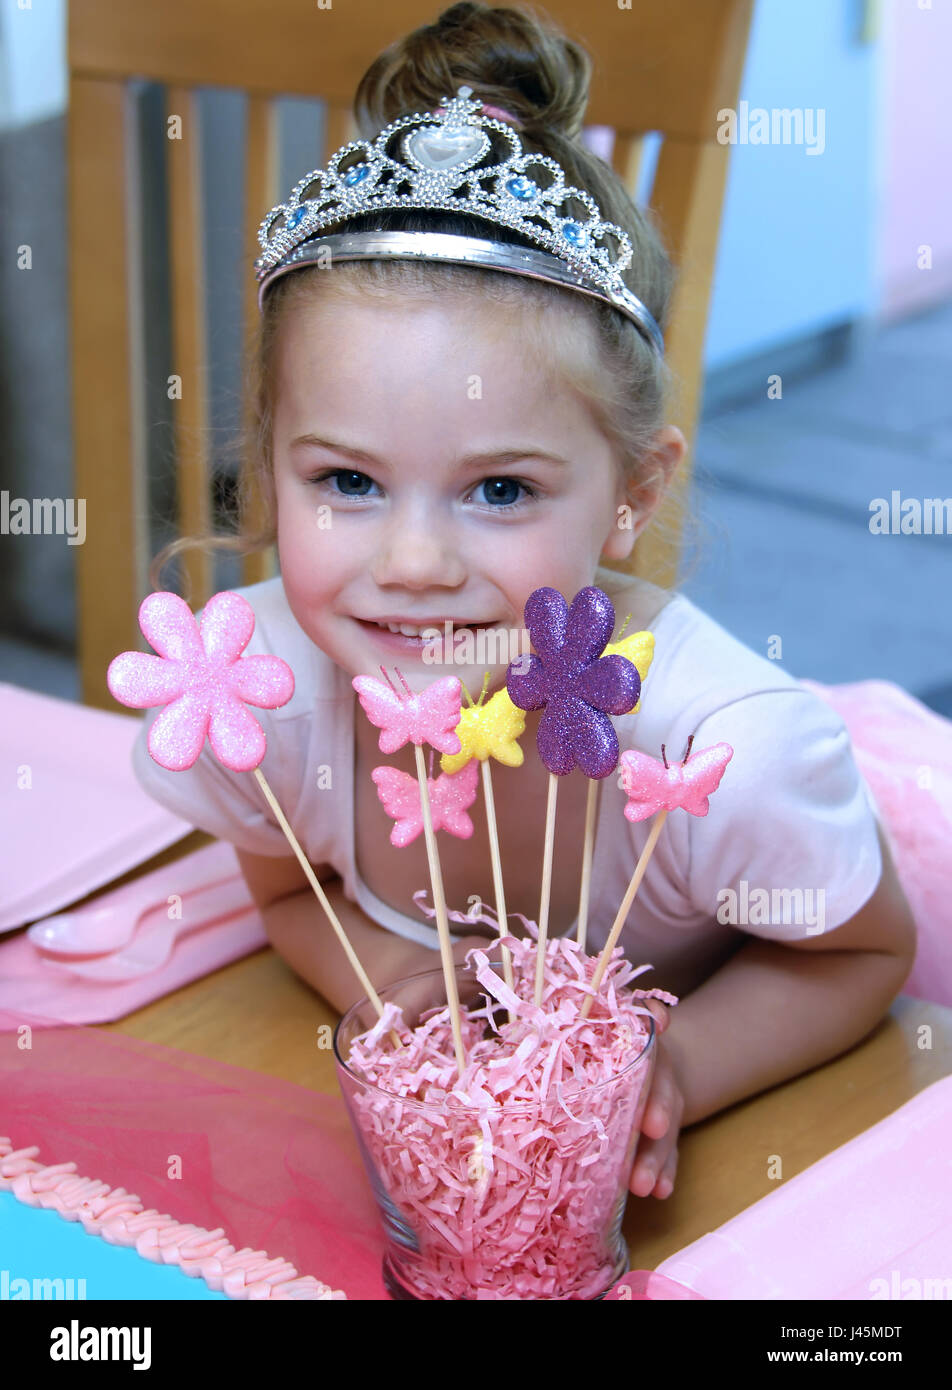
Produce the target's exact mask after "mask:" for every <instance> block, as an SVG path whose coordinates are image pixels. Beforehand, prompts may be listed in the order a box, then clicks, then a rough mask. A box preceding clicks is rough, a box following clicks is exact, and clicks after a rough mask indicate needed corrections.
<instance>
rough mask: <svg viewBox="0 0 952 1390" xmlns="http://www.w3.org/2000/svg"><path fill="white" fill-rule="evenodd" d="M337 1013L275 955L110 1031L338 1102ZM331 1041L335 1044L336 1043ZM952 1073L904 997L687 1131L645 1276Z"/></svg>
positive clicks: (657, 1206) (941, 1011)
mask: <svg viewBox="0 0 952 1390" xmlns="http://www.w3.org/2000/svg"><path fill="white" fill-rule="evenodd" d="M337 1019H338V1015H337V1013H336V1012H335V1011H334V1010H333V1009H332V1008H330V1006H329V1005H328V1004H326V1003H325V1001H324V1000H323V999H322V998H321V997H320V995H318V994H315V993H314V991H313V990H311V989H310V987H309V986H308V985H306V984H305V983H304V982H303V981H302V980H301V979H299V977H298V976H297V975H295V974H294V972H293V971H292V970H291V968H290V966H288V965H286V964H285V963H284V961H283V960H282V959H281V957H280V956H278V955H277V954H276V953H275V952H274V951H272V950H271V949H270V948H267V949H265V950H262V951H258V952H256V953H255V954H254V955H253V956H247V957H246V958H245V959H244V960H240V961H236V962H235V963H234V964H233V965H229V966H226V967H225V968H224V969H222V970H218V971H216V972H215V974H213V975H209V976H206V977H205V978H204V979H202V980H197V981H196V982H195V983H194V984H191V985H187V986H186V987H185V988H184V989H180V990H177V991H176V992H175V993H174V994H171V995H168V996H167V997H166V998H164V999H160V1000H158V1001H157V1002H156V1003H154V1004H150V1005H149V1006H148V1007H146V1008H144V1009H140V1010H139V1011H138V1012H137V1013H135V1014H132V1015H130V1017H128V1018H125V1019H121V1020H120V1021H119V1022H118V1023H111V1024H105V1025H102V1026H103V1027H105V1028H108V1029H112V1030H115V1031H117V1032H121V1033H128V1034H130V1035H131V1036H133V1037H137V1038H144V1039H146V1040H147V1041H149V1042H158V1043H164V1044H166V1045H167V1046H169V1047H178V1048H182V1049H184V1050H185V1051H188V1052H196V1053H199V1054H200V1055H202V1056H206V1057H213V1058H215V1059H216V1060H218V1061H221V1062H230V1063H232V1064H233V1065H236V1066H242V1067H248V1068H250V1069H251V1070H253V1071H259V1072H266V1073H268V1074H270V1075H272V1076H280V1077H283V1078H284V1079H285V1080H287V1081H293V1082H296V1083H297V1084H298V1085H301V1086H309V1087H312V1088H313V1089H314V1090H318V1091H325V1092H328V1093H331V1094H335V1093H336V1092H337V1079H336V1076H335V1073H334V1063H333V1056H332V1053H331V1052H330V1051H329V1050H328V1049H327V1048H324V1049H321V1048H320V1047H319V1045H318V1039H319V1034H318V1029H319V1027H320V1025H321V1024H331V1025H333V1024H336V1022H337ZM325 1036H326V1035H325ZM950 1072H952V1009H948V1008H944V1007H942V1006H940V1005H938V1004H928V1003H924V1002H922V1001H921V1000H918V999H912V998H909V997H907V996H904V995H901V996H900V997H899V998H898V999H897V1000H896V1001H895V1002H894V1004H893V1006H892V1008H891V1010H890V1012H889V1015H888V1016H887V1017H886V1018H885V1019H884V1020H883V1021H882V1022H881V1023H880V1024H879V1026H878V1027H877V1028H876V1029H875V1031H874V1032H873V1033H871V1034H870V1036H869V1037H868V1038H867V1039H866V1040H865V1041H864V1042H862V1043H860V1044H858V1046H856V1047H854V1048H852V1049H851V1051H849V1052H847V1053H845V1054H844V1055H843V1056H842V1057H839V1058H836V1059H835V1060H834V1061H832V1062H828V1063H826V1064H825V1065H824V1066H822V1067H817V1068H815V1069H814V1070H813V1071H811V1072H807V1073H806V1074H805V1075H803V1076H800V1077H798V1078H797V1079H796V1080H794V1081H790V1082H787V1083H786V1084H785V1085H783V1086H777V1087H775V1088H774V1089H773V1090H772V1091H767V1092H765V1093H763V1094H762V1095H760V1096H755V1097H753V1098H752V1099H750V1100H747V1101H743V1102H742V1103H741V1104H739V1105H734V1106H732V1107H731V1108H730V1109H729V1110H724V1111H722V1112H721V1113H720V1114H719V1115H714V1116H712V1117H711V1118H710V1119H707V1120H704V1121H703V1122H702V1123H700V1124H698V1125H695V1126H694V1127H693V1128H692V1129H690V1130H688V1131H686V1132H685V1133H684V1134H683V1135H682V1137H681V1140H680V1142H679V1149H680V1159H679V1164H678V1176H677V1181H676V1184H675V1190H674V1192H673V1193H672V1195H671V1196H670V1197H668V1198H667V1199H666V1200H665V1201H659V1200H658V1199H657V1198H654V1197H648V1198H638V1197H632V1198H631V1199H630V1200H629V1203H628V1210H627V1214H626V1217H625V1235H626V1237H627V1239H628V1243H629V1248H630V1251H631V1260H632V1268H633V1269H654V1268H656V1266H657V1265H658V1264H660V1263H661V1261H662V1260H664V1259H667V1257H668V1256H669V1255H673V1254H675V1252H676V1251H678V1250H681V1249H683V1248H684V1246H686V1245H689V1244H690V1243H691V1242H692V1241H694V1240H697V1239H698V1238H699V1237H700V1236H703V1235H704V1234H705V1233H706V1232H708V1231H713V1230H715V1229H716V1228H717V1227H718V1226H720V1225H722V1224H723V1223H724V1222H725V1221H728V1220H730V1218H731V1217H733V1216H736V1215H737V1214H738V1212H741V1211H743V1210H744V1209H745V1208H746V1207H749V1206H750V1205H751V1203H752V1202H756V1201H757V1200H758V1199H759V1198H760V1197H763V1196H766V1194H767V1193H768V1192H770V1191H772V1190H773V1189H774V1188H775V1187H776V1185H777V1182H778V1179H777V1178H776V1177H773V1178H771V1177H768V1166H769V1164H770V1163H771V1162H772V1163H774V1165H775V1164H776V1158H775V1156H777V1155H779V1157H780V1159H781V1161H782V1175H783V1181H786V1180H787V1179H788V1178H792V1177H794V1176H795V1175H796V1174H797V1173H800V1172H802V1171H803V1169H804V1168H808V1167H809V1166H810V1164H811V1163H815V1162H816V1161H817V1160H818V1159H820V1158H822V1157H823V1156H824V1155H825V1154H828V1153H830V1152H831V1151H832V1150H833V1149H835V1148H838V1147H839V1146H840V1145H841V1144H845V1143H846V1142H847V1141H848V1140H850V1139H852V1138H854V1137H855V1136H856V1135H857V1134H861V1133H862V1131H863V1130H865V1129H868V1128H869V1127H870V1126H871V1125H874V1124H876V1122H877V1121H878V1120H881V1119H883V1118H884V1117H885V1116H886V1115H888V1114H890V1113H891V1112H892V1111H893V1110H896V1109H898V1107H899V1106H900V1105H903V1104H904V1103H905V1102H906V1101H907V1100H911V1099H912V1097H913V1096H915V1095H917V1094H918V1093H919V1092H920V1091H922V1090H924V1089H925V1088H926V1087H927V1086H929V1085H931V1084H932V1082H933V1081H938V1080H939V1079H940V1078H941V1077H943V1076H947V1075H948V1074H949V1073H950Z"/></svg>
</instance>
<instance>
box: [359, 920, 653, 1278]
mask: <svg viewBox="0 0 952 1390" xmlns="http://www.w3.org/2000/svg"><path fill="white" fill-rule="evenodd" d="M527 925H528V926H529V930H530V933H532V932H533V925H531V924H527ZM505 941H506V945H507V946H508V947H509V949H510V951H511V952H512V962H513V973H514V980H515V993H513V992H512V991H511V990H509V989H508V987H507V986H506V984H505V983H504V981H503V980H502V979H501V978H500V977H499V976H498V975H497V974H496V973H495V972H494V970H493V968H492V967H491V966H490V964H489V960H488V957H487V955H486V954H485V952H483V951H480V950H478V949H476V950H473V951H470V952H469V953H468V957H467V959H468V961H469V963H470V965H471V967H472V969H473V971H474V973H475V975H476V978H477V980H478V981H479V984H480V985H481V986H482V988H483V989H484V990H485V995H483V996H481V997H479V998H478V999H476V1000H474V1001H473V1002H472V1003H471V1004H469V1005H465V1006H463V1008H462V1033H463V1044H464V1050H465V1054H466V1067H465V1070H464V1072H463V1075H462V1077H460V1076H459V1074H458V1072H457V1067H456V1061H455V1052H454V1046H453V1034H452V1027H451V1023H450V1016H449V1009H448V1008H447V1007H446V1006H444V1007H442V1008H437V1009H431V1010H429V1011H427V1012H425V1013H423V1014H422V1015H421V1018H420V1021H419V1023H418V1024H417V1026H416V1027H415V1028H413V1029H412V1030H411V1029H409V1028H408V1027H407V1025H406V1024H405V1022H404V1020H403V1014H402V1011H401V1010H400V1008H399V1007H398V1006H397V1005H395V1004H392V1003H388V1004H385V1005H384V1014H383V1017H382V1018H380V1019H379V1020H378V1021H377V1023H376V1024H375V1025H374V1027H373V1028H371V1029H370V1030H369V1031H368V1032H366V1033H363V1034H362V1035H360V1036H359V1037H357V1038H355V1039H354V1041H353V1043H352V1045H351V1049H350V1053H349V1057H348V1065H349V1067H350V1068H351V1070H352V1071H353V1072H355V1073H357V1074H358V1075H359V1076H361V1077H362V1078H364V1079H366V1080H367V1081H368V1082H370V1083H372V1086H373V1087H377V1088H379V1089H377V1090H373V1089H371V1088H370V1087H365V1086H361V1085H350V1086H348V1087H347V1099H348V1102H349V1104H350V1106H351V1110H352V1113H353V1116H354V1121H355V1124H356V1125H357V1127H358V1129H359V1131H360V1133H361V1136H362V1139H363V1142H364V1145H365V1149H366V1152H367V1155H368V1159H369V1161H370V1162H371V1163H372V1164H373V1166H374V1169H375V1173H376V1177H377V1179H378V1180H379V1183H380V1184H381V1185H382V1187H383V1189H384V1193H385V1195H386V1199H387V1202H386V1203H385V1206H390V1207H392V1208H393V1210H389V1211H388V1213H387V1224H388V1225H390V1226H391V1228H392V1230H391V1234H392V1233H393V1230H394V1229H395V1231H396V1232H397V1233H398V1234H397V1236H396V1242H397V1244H398V1246H399V1247H400V1250H399V1255H398V1259H397V1263H398V1265H399V1276H400V1278H401V1280H402V1282H404V1283H405V1284H407V1286H408V1287H409V1289H410V1292H411V1293H413V1294H415V1295H416V1296H417V1297H420V1298H424V1299H551V1298H556V1299H559V1298H571V1299H585V1298H595V1297H598V1296H599V1295H600V1294H602V1293H604V1291H605V1290H606V1289H607V1288H608V1286H609V1285H610V1284H611V1283H613V1282H614V1280H615V1279H616V1278H617V1277H618V1274H619V1272H620V1271H619V1268H618V1265H619V1259H620V1258H623V1257H624V1246H623V1243H622V1241H621V1234H620V1226H621V1217H622V1214H623V1211H624V1205H625V1199H626V1197H627V1190H628V1178H629V1174H630V1170H631V1165H632V1161H633V1158H634V1150H635V1145H636V1142H637V1137H638V1129H637V1121H638V1120H639V1119H640V1113H641V1109H642V1093H643V1090H644V1085H645V1080H646V1078H647V1075H648V1067H647V1066H646V1065H645V1064H644V1063H642V1064H641V1065H634V1066H633V1065H632V1062H633V1059H634V1058H635V1057H637V1055H638V1053H639V1052H640V1051H641V1049H642V1048H643V1046H644V1043H645V1039H646V1037H647V1034H648V1031H649V1029H648V1024H647V1022H646V1015H649V1014H650V1010H648V1009H647V1008H646V1007H645V1005H644V1003H643V1001H644V1000H645V999H648V998H658V999H661V1000H663V1001H664V1002H665V1003H668V1004H676V1003H677V999H676V998H675V997H674V996H673V995H671V994H667V993H665V991H663V990H658V989H651V990H638V989H630V988H628V986H629V985H630V984H631V981H632V980H634V979H635V978H636V977H637V976H638V975H641V974H642V973H643V972H644V971H645V970H649V969H650V968H651V967H650V966H648V965H644V966H641V967H639V968H635V967H632V966H631V965H630V964H629V963H628V962H627V961H626V960H625V959H624V956H623V953H622V951H621V950H620V949H616V951H615V953H614V957H613V959H612V961H611V964H610V965H609V967H608V969H607V971H606V972H605V976H604V978H603V979H602V982H601V984H600V986H599V989H598V992H597V994H596V995H595V997H594V1001H593V1003H592V1007H591V1010H590V1013H589V1015H588V1017H587V1018H582V1017H581V1016H580V1013H581V1006H582V1004H583V1002H584V1000H585V999H586V998H587V997H590V996H591V987H590V984H589V981H590V980H591V978H592V976H593V974H594V972H595V967H596V965H597V958H596V957H594V956H586V955H585V954H584V952H582V951H581V950H580V948H579V946H578V945H577V943H576V942H574V941H570V940H566V939H564V938H555V939H553V940H550V941H549V942H548V943H547V949H546V963H545V977H544V988H543V995H542V1006H541V1008H537V1007H536V1006H535V1004H534V1003H533V991H534V983H535V955H536V943H535V940H534V939H532V938H531V936H530V938H529V939H520V938H517V937H506V938H505ZM486 996H489V999H488V1000H487V998H486ZM510 1015H511V1018H510ZM392 1028H396V1030H397V1032H398V1034H399V1036H400V1038H401V1041H402V1043H403V1044H404V1045H403V1047H402V1048H401V1049H400V1050H396V1049H395V1048H394V1046H393V1044H392V1041H391V1038H390V1031H391V1029H392ZM381 1093H383V1094H381ZM414 1246H416V1247H417V1249H414V1248H413V1247H414Z"/></svg>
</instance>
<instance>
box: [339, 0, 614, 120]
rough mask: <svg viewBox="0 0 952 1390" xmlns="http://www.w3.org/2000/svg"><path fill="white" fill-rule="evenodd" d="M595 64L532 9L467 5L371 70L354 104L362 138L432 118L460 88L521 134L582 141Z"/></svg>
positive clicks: (395, 47) (408, 38)
mask: <svg viewBox="0 0 952 1390" xmlns="http://www.w3.org/2000/svg"><path fill="white" fill-rule="evenodd" d="M591 75H592V60H591V58H590V57H589V55H588V53H586V51H585V49H584V48H582V47H581V46H580V45H579V44H577V43H575V42H574V40H572V39H570V38H567V37H566V35H565V34H563V33H562V32H561V31H560V30H558V29H556V28H554V27H552V25H551V21H544V20H543V19H542V18H541V17H537V16H536V15H535V14H534V13H533V12H532V11H531V10H528V9H525V10H524V9H518V10H515V9H509V8H506V7H499V8H493V7H492V6H490V5H486V4H482V3H479V0H462V2H461V3H460V4H457V5H451V6H450V8H449V9H447V10H444V11H443V13H442V14H441V15H440V17H439V18H438V19H437V20H436V21H435V22H434V23H433V24H424V25H421V27H420V28H419V29H414V30H413V31H412V33H409V34H406V35H405V36H404V37H403V38H401V39H397V40H396V42H395V43H392V44H391V45H390V47H389V48H386V49H385V50H384V51H383V53H381V54H380V56H379V57H378V58H376V59H375V60H374V62H373V63H372V64H371V65H370V67H369V68H368V69H367V71H366V72H365V73H364V75H363V77H362V78H361V80H360V82H359V84H358V87H357V91H356V94H355V97H354V115H355V118H356V121H357V126H358V129H359V131H360V134H361V136H362V137H363V138H364V139H372V138H373V137H374V136H375V135H376V134H377V133H378V132H379V131H380V130H382V129H383V127H384V126H386V125H389V124H390V122H391V121H395V120H397V118H398V117H400V116H405V115H409V114H411V113H412V112H414V111H432V110H435V109H436V107H437V106H439V104H440V102H441V101H442V100H443V98H444V97H446V96H455V95H456V91H457V88H459V87H461V86H469V87H472V89H473V94H474V96H477V97H478V98H479V99H480V101H483V102H486V103H487V104H488V105H490V106H498V107H501V108H502V109H503V110H505V111H508V112H509V113H510V114H511V115H512V116H514V117H515V118H516V120H517V121H518V123H519V127H520V129H521V131H523V132H525V133H526V134H527V135H529V136H530V137H531V135H532V134H533V133H534V132H539V133H542V132H549V133H556V134H559V135H561V136H562V137H563V138H565V139H572V138H574V137H576V136H577V135H579V134H580V132H581V130H582V126H583V123H584V120H585V111H586V108H587V106H588V93H589V84H590V82H591Z"/></svg>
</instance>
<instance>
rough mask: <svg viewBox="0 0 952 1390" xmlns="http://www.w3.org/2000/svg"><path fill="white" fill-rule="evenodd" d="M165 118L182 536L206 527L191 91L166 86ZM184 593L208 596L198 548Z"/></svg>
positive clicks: (197, 599) (195, 599)
mask: <svg viewBox="0 0 952 1390" xmlns="http://www.w3.org/2000/svg"><path fill="white" fill-rule="evenodd" d="M166 114H167V117H168V118H169V120H170V121H171V120H172V118H175V117H177V118H178V119H179V120H180V122H181V133H180V138H171V136H172V135H175V134H176V132H175V131H174V130H170V131H169V135H170V138H169V139H168V142H167V143H168V176H169V249H170V256H171V291H172V372H173V374H174V375H175V376H177V377H179V378H180V380H181V392H182V394H181V398H180V399H178V400H174V402H173V419H174V440H175V459H176V479H177V486H178V524H179V531H180V533H181V534H182V535H184V536H198V535H203V534H205V533H206V532H207V531H208V530H209V529H210V526H211V516H210V513H211V482H210V478H209V472H208V407H207V392H208V373H207V363H206V360H205V359H206V336H205V267H204V263H203V256H202V246H203V238H202V233H203V222H202V217H203V212H202V196H201V162H202V161H201V126H200V113H199V105H198V100H197V97H196V93H195V92H193V91H191V90H190V89H188V88H186V87H170V88H169V89H168V92H167V95H166ZM181 564H182V573H183V577H184V579H185V584H186V592H185V594H184V595H183V597H185V598H186V600H187V601H188V602H189V603H190V604H191V605H192V607H193V608H196V607H198V606H199V605H200V604H204V603H205V602H206V601H207V600H208V599H209V598H210V597H211V585H212V561H211V555H210V554H209V553H208V551H206V550H202V549H195V550H188V551H186V552H185V553H184V555H183V556H182V557H181Z"/></svg>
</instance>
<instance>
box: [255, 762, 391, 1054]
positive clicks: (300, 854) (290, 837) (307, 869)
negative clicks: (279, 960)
mask: <svg viewBox="0 0 952 1390" xmlns="http://www.w3.org/2000/svg"><path fill="white" fill-rule="evenodd" d="M254 772H255V776H256V777H257V779H258V785H259V787H260V788H261V790H262V791H263V792H264V795H265V798H266V799H267V802H268V805H269V806H270V807H271V809H272V811H273V812H274V814H275V815H276V816H277V818H278V824H279V825H280V827H281V829H282V830H283V831H284V836H285V839H286V840H287V842H288V844H289V845H290V846H291V848H292V849H293V850H294V853H295V854H296V855H297V860H298V863H299V864H300V866H301V868H302V869H303V870H304V873H305V875H306V877H307V881H308V883H309V884H310V885H311V887H312V888H313V889H314V892H315V893H316V894H317V899H318V902H319V903H320V904H321V907H322V908H323V909H324V911H325V912H326V914H327V920H328V921H329V922H330V924H331V926H332V927H333V928H334V931H335V932H336V933H337V940H338V941H339V942H340V944H341V945H342V946H343V948H344V952H345V954H346V956H347V959H348V960H349V961H350V963H351V966H352V967H353V970H354V974H355V975H356V976H357V978H358V980H359V981H360V983H361V985H362V987H363V988H364V989H365V990H366V992H367V998H368V999H369V1000H370V1002H371V1003H372V1004H373V1006H374V1008H375V1009H376V1010H377V1017H378V1018H380V1017H382V1015H383V1004H381V1002H380V996H379V995H378V993H377V991H376V990H375V989H374V987H373V985H372V984H371V982H370V976H369V975H368V974H367V972H366V970H365V969H364V967H363V966H362V965H361V963H360V961H359V960H358V958H357V952H356V951H355V950H354V948H353V946H352V945H351V944H350V941H349V940H348V938H347V933H346V932H345V931H344V928H343V927H342V926H341V924H340V922H339V920H338V917H337V913H336V912H335V911H334V909H333V908H332V907H331V905H330V902H329V901H328V898H327V894H326V893H325V892H324V889H323V887H322V885H321V881H320V879H319V878H318V877H317V875H316V874H315V872H314V870H313V869H312V868H311V865H310V863H309V861H308V858H307V855H306V854H305V853H304V851H303V849H302V848H301V846H300V845H299V844H298V840H297V836H296V835H295V833H294V831H293V830H292V829H291V827H290V825H289V824H288V820H287V817H286V816H285V814H284V812H283V811H282V810H281V807H280V805H279V804H278V798H277V797H276V796H275V794H274V792H273V791H272V790H271V788H270V786H269V785H268V781H267V778H266V777H265V775H264V773H263V772H262V771H261V768H260V767H256V768H255V770H254ZM390 1036H391V1038H392V1039H393V1042H394V1046H395V1047H402V1046H403V1044H402V1043H401V1041H400V1037H399V1035H398V1033H397V1031H396V1029H395V1028H392V1029H391V1030H390Z"/></svg>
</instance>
